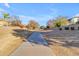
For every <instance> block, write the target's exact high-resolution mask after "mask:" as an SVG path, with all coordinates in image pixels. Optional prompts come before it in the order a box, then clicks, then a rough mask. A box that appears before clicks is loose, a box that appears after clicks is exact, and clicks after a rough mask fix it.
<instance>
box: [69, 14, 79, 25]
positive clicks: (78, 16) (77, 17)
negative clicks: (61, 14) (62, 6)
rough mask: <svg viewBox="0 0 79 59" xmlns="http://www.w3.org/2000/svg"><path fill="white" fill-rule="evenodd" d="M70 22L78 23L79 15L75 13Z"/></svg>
mask: <svg viewBox="0 0 79 59" xmlns="http://www.w3.org/2000/svg"><path fill="white" fill-rule="evenodd" d="M69 22H70V23H71V24H76V23H77V22H79V15H75V16H74V17H72V18H70V19H69Z"/></svg>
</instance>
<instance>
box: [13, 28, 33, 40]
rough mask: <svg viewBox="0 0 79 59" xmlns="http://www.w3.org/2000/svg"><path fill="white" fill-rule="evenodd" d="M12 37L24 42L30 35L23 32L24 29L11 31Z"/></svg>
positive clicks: (25, 31)
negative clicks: (19, 38) (21, 39)
mask: <svg viewBox="0 0 79 59" xmlns="http://www.w3.org/2000/svg"><path fill="white" fill-rule="evenodd" d="M13 31H14V32H13V33H12V34H13V35H14V36H16V37H21V38H24V39H25V40H26V39H27V38H28V37H29V36H30V35H31V34H32V32H31V31H28V30H24V29H13Z"/></svg>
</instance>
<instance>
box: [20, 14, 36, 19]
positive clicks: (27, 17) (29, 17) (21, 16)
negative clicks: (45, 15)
mask: <svg viewBox="0 0 79 59" xmlns="http://www.w3.org/2000/svg"><path fill="white" fill-rule="evenodd" d="M19 17H20V18H21V19H23V18H26V19H29V20H31V19H34V20H35V17H31V16H25V15H19Z"/></svg>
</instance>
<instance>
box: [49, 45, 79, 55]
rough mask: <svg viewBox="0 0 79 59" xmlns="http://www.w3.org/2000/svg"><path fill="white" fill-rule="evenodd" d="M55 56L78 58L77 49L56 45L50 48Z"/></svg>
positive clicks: (78, 51) (78, 52) (78, 49)
mask: <svg viewBox="0 0 79 59" xmlns="http://www.w3.org/2000/svg"><path fill="white" fill-rule="evenodd" d="M50 47H51V49H52V51H53V54H54V55H55V56H78V55H79V48H72V47H64V46H61V45H58V44H54V45H52V46H50Z"/></svg>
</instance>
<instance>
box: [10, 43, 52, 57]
mask: <svg viewBox="0 0 79 59" xmlns="http://www.w3.org/2000/svg"><path fill="white" fill-rule="evenodd" d="M52 55H53V51H52V50H51V48H49V47H47V46H44V45H38V44H31V43H29V42H24V43H23V44H22V45H21V46H20V47H19V48H18V49H16V50H15V51H14V52H13V53H12V54H11V56H52Z"/></svg>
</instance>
